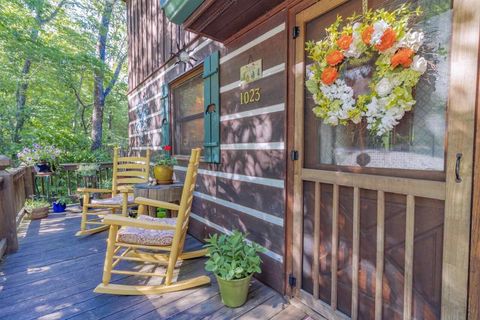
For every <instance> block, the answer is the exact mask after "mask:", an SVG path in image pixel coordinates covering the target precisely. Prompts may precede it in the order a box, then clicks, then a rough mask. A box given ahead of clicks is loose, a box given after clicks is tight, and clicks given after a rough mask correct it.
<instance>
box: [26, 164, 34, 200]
mask: <svg viewBox="0 0 480 320" xmlns="http://www.w3.org/2000/svg"><path fill="white" fill-rule="evenodd" d="M23 180H24V181H25V196H26V198H27V199H28V198H30V197H31V196H33V195H34V194H35V188H34V187H33V171H32V167H26V168H25V175H24V176H23Z"/></svg>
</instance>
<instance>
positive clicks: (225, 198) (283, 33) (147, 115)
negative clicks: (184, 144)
mask: <svg viewBox="0 0 480 320" xmlns="http://www.w3.org/2000/svg"><path fill="white" fill-rule="evenodd" d="M155 2H158V1H155ZM145 4H146V0H131V1H127V7H128V12H129V39H130V46H129V48H130V50H131V52H130V57H131V59H130V65H129V75H130V88H132V90H131V91H130V93H129V119H130V124H129V137H130V147H131V148H132V149H134V150H145V149H146V148H147V147H148V148H152V149H153V150H154V151H155V150H159V149H160V146H161V144H162V133H161V122H162V119H163V117H164V116H163V111H162V107H161V97H162V95H163V94H162V86H163V85H165V84H167V85H171V83H172V82H175V81H176V79H178V78H181V77H182V75H184V74H188V72H189V71H190V70H192V69H193V68H196V67H197V66H199V65H201V64H202V62H203V60H204V59H205V57H207V56H208V55H209V54H210V53H212V52H213V51H216V50H220V56H221V58H220V87H221V88H220V93H221V95H220V104H221V119H220V136H221V148H220V150H221V163H220V164H207V163H202V164H201V170H200V175H199V178H198V181H197V187H196V192H195V199H194V203H193V208H192V219H191V224H190V233H191V234H193V235H194V236H195V237H197V238H198V239H204V238H205V237H207V236H208V234H209V233H214V232H215V233H219V232H224V233H228V232H230V231H232V230H234V229H238V230H241V231H243V232H246V233H248V239H249V240H251V241H254V242H256V243H258V244H260V245H262V246H263V247H265V248H266V249H267V251H266V253H265V254H262V260H263V268H262V270H263V272H262V274H261V275H259V278H260V279H261V280H263V281H264V282H265V283H267V284H269V285H270V286H271V287H273V288H275V289H276V290H278V291H280V292H283V291H284V252H285V232H284V216H285V176H286V156H285V145H284V141H285V122H286V116H285V109H286V108H285V102H286V61H287V28H286V17H287V15H286V10H284V11H281V12H279V13H278V14H276V15H274V16H273V17H271V18H270V19H268V20H267V21H265V22H263V23H262V24H260V25H258V26H257V27H255V28H254V29H252V30H250V31H249V32H248V33H245V34H244V35H242V36H240V37H238V38H236V40H235V41H234V42H232V43H229V44H228V45H227V46H226V47H223V45H221V44H219V43H217V42H214V41H212V40H209V39H206V38H203V37H196V36H195V35H193V36H192V35H190V39H194V40H193V42H191V43H190V44H189V45H188V50H193V51H192V52H191V55H192V56H194V57H195V58H196V59H197V62H196V63H195V66H193V67H191V66H187V67H184V66H183V65H176V64H175V62H176V60H177V59H170V61H166V63H164V64H163V65H162V61H163V60H161V59H165V58H164V56H162V55H161V53H162V52H163V53H164V54H165V53H167V52H169V50H166V48H165V47H166V46H169V45H170V44H169V43H170V42H169V41H171V38H169V36H168V31H167V35H165V36H164V37H163V38H162V39H160V40H158V38H156V37H155V34H157V35H158V34H159V33H162V32H161V29H160V28H159V26H165V25H167V26H168V25H170V23H169V22H168V21H167V20H165V19H164V16H163V12H161V11H160V10H159V8H158V7H156V4H154V3H153V2H152V4H151V6H153V7H154V8H153V9H152V8H151V7H149V8H150V9H148V10H150V11H149V12H147V13H145V10H146V9H145V8H146V7H145ZM148 10H147V11H148ZM152 12H156V13H157V16H156V19H155V17H154V18H153V19H152ZM142 17H143V19H142ZM145 17H147V18H145ZM134 19H137V20H136V21H146V23H144V24H142V26H137V24H135V23H133V25H132V20H134ZM158 21H163V23H161V24H159V23H158ZM170 27H171V26H170ZM173 27H175V25H173ZM155 29H156V32H155ZM164 30H168V28H167V29H164ZM139 31H140V32H139ZM140 35H142V36H140ZM143 35H145V37H144V36H143ZM152 35H153V37H152ZM155 41H156V42H155ZM165 41H166V43H165ZM155 47H156V48H159V49H158V50H157V51H156V53H155V54H156V56H155V55H153V54H151V55H145V54H141V53H142V52H145V51H142V50H145V48H155ZM147 51H148V50H147ZM153 51H155V50H153ZM152 59H154V60H157V61H151V60H152ZM259 59H261V60H262V70H263V75H262V78H261V79H259V80H256V81H254V82H251V83H249V84H244V85H241V86H240V67H241V66H244V65H246V64H248V63H250V62H253V61H256V60H259ZM151 70H153V71H152V72H153V73H150V72H149V71H151ZM251 89H259V93H260V98H259V100H258V101H254V102H252V103H247V104H241V101H240V94H241V93H244V92H248V91H250V90H251ZM170 110H171V105H170ZM171 126H172V127H173V126H174V124H173V123H172V124H171ZM171 132H172V131H171ZM199 134H200V135H202V136H203V132H200V133H199ZM174 143H175V142H174ZM186 166H187V161H186V160H180V161H179V165H178V166H176V168H175V169H176V177H177V178H179V179H183V177H184V174H185V170H186Z"/></svg>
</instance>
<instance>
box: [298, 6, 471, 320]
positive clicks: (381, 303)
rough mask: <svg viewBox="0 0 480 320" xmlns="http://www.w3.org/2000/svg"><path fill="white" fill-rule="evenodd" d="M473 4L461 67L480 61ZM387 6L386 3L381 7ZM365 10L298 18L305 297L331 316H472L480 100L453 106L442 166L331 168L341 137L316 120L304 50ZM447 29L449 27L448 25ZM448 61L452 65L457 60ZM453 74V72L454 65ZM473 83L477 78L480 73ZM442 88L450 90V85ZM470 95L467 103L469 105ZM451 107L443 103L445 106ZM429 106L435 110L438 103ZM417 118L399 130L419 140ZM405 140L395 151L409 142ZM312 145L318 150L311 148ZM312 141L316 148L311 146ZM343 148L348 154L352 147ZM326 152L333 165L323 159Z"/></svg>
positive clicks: (320, 9)
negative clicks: (470, 253)
mask: <svg viewBox="0 0 480 320" xmlns="http://www.w3.org/2000/svg"><path fill="white" fill-rule="evenodd" d="M446 1H448V0H446ZM471 1H472V0H463V1H462V0H458V1H456V2H455V3H454V6H456V7H457V8H459V10H457V11H455V12H456V13H455V14H454V15H453V21H456V23H457V25H456V26H454V35H453V39H454V40H453V41H452V44H453V45H452V57H454V58H456V59H457V60H455V59H452V61H458V58H459V57H460V56H462V55H463V56H464V57H465V58H466V59H469V61H472V62H473V61H474V60H475V59H474V58H475V54H478V50H477V51H475V50H466V49H465V48H466V47H463V49H462V46H461V45H460V44H461V43H467V42H469V40H468V39H465V38H462V36H461V33H460V32H459V31H458V30H465V28H466V26H467V25H468V26H470V27H471V25H477V24H478V23H479V21H480V19H478V20H475V21H472V22H468V23H465V25H463V24H462V23H460V21H462V20H461V18H459V16H461V13H462V12H463V11H462V10H465V9H466V8H467V7H468V6H467V3H471ZM374 2H375V1H374ZM383 3H384V2H382V1H377V2H375V4H374V5H373V6H379V5H382V4H383ZM418 3H423V2H422V1H418ZM360 4H361V1H358V0H352V1H347V2H345V1H343V0H324V1H320V2H319V3H316V4H315V5H312V7H311V8H310V9H307V10H304V11H302V12H300V13H298V14H297V16H296V19H297V20H296V23H297V25H298V26H299V28H300V36H299V37H298V39H297V40H296V42H295V59H294V60H295V68H292V70H295V71H294V73H295V79H294V90H293V92H294V96H295V99H294V101H295V134H294V139H293V140H294V144H295V145H294V147H295V148H296V149H298V150H299V151H300V161H298V162H297V163H296V164H295V166H294V206H293V209H294V212H293V222H294V226H293V230H294V235H293V236H292V237H293V254H294V258H293V271H294V274H295V275H296V276H297V279H298V278H300V281H299V282H300V286H299V288H298V290H297V291H296V296H297V298H299V299H300V300H301V301H302V302H304V303H306V304H308V305H309V306H311V307H313V308H314V309H315V310H317V311H318V312H320V313H321V314H322V315H324V316H325V317H327V318H335V319H345V318H348V317H352V318H354V319H411V318H414V319H440V318H441V317H445V318H448V319H459V318H464V317H463V315H464V314H465V310H466V299H465V295H466V281H465V279H466V276H465V274H466V272H467V257H466V254H465V252H467V250H468V241H466V240H467V239H468V232H469V228H468V214H469V208H470V207H469V204H470V197H471V195H470V187H471V186H470V185H471V172H470V171H469V170H470V168H471V164H472V161H471V160H472V159H471V157H470V156H471V147H472V141H473V140H472V134H471V130H466V128H467V129H472V128H473V127H472V126H471V125H470V124H471V123H470V122H469V121H470V120H472V119H473V114H474V107H475V104H474V103H473V101H472V100H469V99H464V100H465V102H466V104H464V105H459V104H458V103H457V102H456V100H452V99H450V104H449V106H448V110H449V116H448V128H449V131H448V135H447V139H448V141H449V143H448V147H449V149H448V150H446V151H445V148H446V140H447V139H440V140H438V141H437V142H439V144H438V143H437V142H435V143H434V144H435V148H437V147H438V146H440V147H441V148H440V152H438V150H437V151H435V154H436V156H435V157H437V158H438V157H440V158H441V159H446V161H445V163H444V166H437V167H436V169H431V168H428V170H424V169H423V168H416V167H415V166H413V167H412V168H413V169H414V170H410V169H406V168H398V169H394V168H393V167H388V166H385V167H384V166H379V167H375V168H364V167H361V166H360V165H357V164H354V165H353V166H352V167H345V166H344V165H343V164H342V163H340V162H338V161H337V160H336V159H334V158H335V156H333V157H332V159H333V160H332V162H331V163H328V161H329V160H328V157H329V156H328V150H326V149H325V145H323V146H322V145H320V143H324V140H325V139H326V140H327V141H328V142H327V147H328V146H329V145H330V146H331V147H332V148H335V147H336V144H337V140H335V139H336V138H335V139H333V140H332V138H331V136H330V137H327V136H326V135H328V134H332V133H331V132H330V133H328V132H326V131H325V130H324V129H322V127H321V125H319V121H318V120H317V119H315V118H314V116H313V115H312V114H311V108H312V106H313V101H312V99H311V97H310V96H309V95H308V94H306V91H305V86H304V80H305V74H306V71H305V68H306V66H307V65H308V63H309V61H308V60H307V59H306V58H305V52H304V47H303V46H304V43H305V41H306V40H311V39H313V40H315V39H317V40H318V39H320V38H321V37H322V34H323V33H324V28H325V27H326V26H327V25H329V24H330V23H332V22H333V21H334V19H335V17H336V16H337V14H339V15H342V16H349V15H350V14H351V13H352V12H353V10H354V8H357V9H358V8H360ZM387 5H388V4H387ZM427 8H428V9H431V7H427ZM447 9H448V6H447ZM357 11H358V10H357ZM442 12H443V13H442V14H443V16H442V17H441V18H439V19H438V20H437V21H436V22H434V23H437V24H438V22H439V21H440V20H442V19H443V20H442V21H448V19H449V17H451V16H449V14H450V13H451V12H450V13H449V12H447V13H445V12H444V11H442ZM436 14H438V13H434V12H433V14H432V15H431V16H430V18H428V19H432V18H431V17H433V20H435V19H436V18H437V17H436ZM445 19H446V20H445ZM430 22H432V21H430V20H429V23H430ZM442 26H445V24H442ZM439 28H440V29H441V28H443V27H440V25H439ZM446 29H448V28H446ZM455 30H457V33H455ZM478 33H479V32H478V30H477V31H476V34H477V35H478ZM455 37H457V38H455ZM477 38H478V37H477ZM477 38H476V40H475V41H474V43H473V45H474V47H475V48H478V46H479V41H478V39H477ZM442 39H443V40H440V38H439V41H445V46H447V47H448V46H449V44H450V43H449V41H450V39H448V36H447V37H444V38H442ZM434 40H435V39H434ZM462 50H463V51H462ZM466 51H468V53H466ZM446 61H447V63H448V61H449V59H446ZM443 67H446V68H444V69H448V65H447V66H445V65H443ZM453 73H454V74H455V72H453ZM444 76H445V74H444ZM470 76H471V78H472V80H473V79H474V78H475V79H476V75H474V74H473V73H470ZM464 78H465V77H464V76H461V75H459V74H456V75H454V76H452V77H451V79H453V80H452V82H450V83H451V87H455V85H456V86H457V87H458V86H460V82H461V81H460V79H464ZM442 79H443V78H442ZM444 80H445V83H448V80H449V79H448V78H447V76H445V78H444ZM474 88H475V86H473V85H472V86H468V90H469V92H471V93H473V92H474ZM430 89H431V88H430ZM430 89H429V90H430ZM439 89H441V90H444V91H445V90H447V89H448V87H445V86H443V87H440V88H439ZM419 90H423V89H421V88H420V89H419ZM468 90H467V91H468ZM427 91H428V90H427ZM416 94H418V92H416ZM450 95H451V96H452V95H453V96H458V91H454V90H452V89H450ZM424 98H425V96H422V97H420V96H419V101H420V102H419V103H421V104H422V103H423V104H428V103H429V101H430V100H429V99H424ZM427 98H428V94H427ZM460 98H461V97H459V96H458V99H459V100H462V99H460ZM467 100H468V101H467ZM444 105H445V104H443V102H442V106H441V108H444ZM426 107H427V109H426V110H429V109H428V107H431V106H428V105H427V106H426ZM437 107H438V106H437ZM443 110H446V109H443ZM452 114H453V116H452ZM461 114H463V115H464V120H465V121H462V116H461ZM416 121H418V117H417V115H416V114H414V113H412V114H410V115H407V117H406V118H405V122H402V124H400V125H399V126H398V128H397V129H398V132H400V131H402V132H403V133H401V135H403V134H413V131H414V130H412V128H413V127H412V126H413V123H415V122H416ZM445 121H446V120H445ZM425 123H426V122H425ZM417 129H418V122H417ZM322 134H323V136H322ZM333 134H335V133H333ZM339 134H340V135H344V136H345V137H346V139H347V140H348V139H350V138H351V136H349V135H348V132H347V134H345V132H342V131H340V132H339ZM395 138H396V137H394V139H393V140H392V143H393V144H397V142H399V141H404V140H403V138H402V139H400V140H399V141H396V140H395ZM416 138H418V132H417V135H416V137H413V136H412V139H416ZM309 139H313V140H311V141H316V142H318V143H316V144H315V143H308V141H309ZM332 141H333V143H332ZM349 141H350V140H349ZM352 141H353V140H352ZM352 141H350V142H352ZM412 141H413V140H412ZM307 144H308V149H304V148H303V146H304V145H307ZM400 144H402V145H401V146H400V145H396V146H394V147H393V148H392V149H391V150H393V151H398V149H395V148H397V147H398V148H400V149H402V148H406V150H407V151H408V152H413V153H416V152H418V150H419V149H418V148H417V149H416V148H415V147H413V148H412V146H413V145H409V144H408V143H407V144H403V142H401V143H400ZM443 144H444V145H443ZM339 145H340V147H343V144H342V143H340V144H339ZM442 145H443V147H442ZM352 146H355V142H353V144H352ZM465 148H466V149H465ZM340 150H342V149H341V148H340ZM422 150H423V149H422ZM452 150H455V151H452ZM367 151H368V150H367ZM374 151H375V150H374ZM389 151H390V150H388V151H387V152H389ZM401 151H403V149H402V150H401ZM325 152H327V153H325ZM455 152H457V153H456V154H455ZM460 152H463V153H462V154H467V156H466V157H465V158H461V159H462V160H461V161H465V162H466V163H463V162H462V165H461V166H457V167H458V172H457V173H458V174H459V175H461V176H462V178H463V180H461V179H456V180H455V179H454V177H455V174H454V173H455V171H454V168H455V163H456V161H457V162H458V160H456V159H458V158H459V156H458V155H459V154H460ZM325 154H327V156H326V157H327V161H326V162H325V161H324V159H323V160H322V156H324V155H325ZM412 159H413V160H412ZM412 159H411V160H412V161H414V159H416V158H415V157H413V158H412ZM403 160H405V159H403ZM437 160H438V159H437ZM342 161H343V160H342ZM442 161H443V160H442ZM414 167H415V168H414ZM432 170H436V171H432ZM453 204H456V205H455V206H454V205H453ZM457 242H458V243H459V246H456V247H455V246H454V245H453V243H457ZM457 251H458V254H456V252H457ZM453 279H455V280H453ZM457 284H458V285H457Z"/></svg>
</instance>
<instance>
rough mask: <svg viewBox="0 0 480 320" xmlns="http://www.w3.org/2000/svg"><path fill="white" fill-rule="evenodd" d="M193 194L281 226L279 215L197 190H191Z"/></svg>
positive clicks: (281, 220) (281, 221)
mask: <svg viewBox="0 0 480 320" xmlns="http://www.w3.org/2000/svg"><path fill="white" fill-rule="evenodd" d="M193 194H194V195H195V196H196V197H198V198H200V199H203V200H207V201H210V202H214V203H216V204H219V205H221V206H224V207H227V208H230V209H233V210H236V211H240V212H243V213H245V214H248V215H249V216H252V217H255V218H257V219H260V220H263V221H266V222H269V223H272V224H275V225H277V226H280V227H283V219H282V218H280V217H276V216H274V215H271V214H269V213H265V212H262V211H259V210H255V209H252V208H249V207H245V206H242V205H239V204H237V203H233V202H230V201H227V200H223V199H219V198H217V197H214V196H210V195H208V194H204V193H201V192H198V191H195V192H193Z"/></svg>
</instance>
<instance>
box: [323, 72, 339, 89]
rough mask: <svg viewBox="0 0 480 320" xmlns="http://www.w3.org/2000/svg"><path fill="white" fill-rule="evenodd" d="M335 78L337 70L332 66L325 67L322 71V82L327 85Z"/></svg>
mask: <svg viewBox="0 0 480 320" xmlns="http://www.w3.org/2000/svg"><path fill="white" fill-rule="evenodd" d="M337 78H338V72H337V69H335V68H334V67H327V68H325V69H324V70H323V72H322V82H323V83H324V84H326V85H327V86H328V85H331V84H332V83H334V82H335V80H337Z"/></svg>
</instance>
